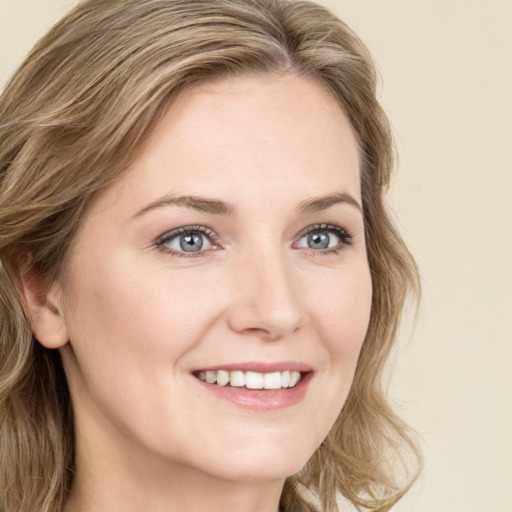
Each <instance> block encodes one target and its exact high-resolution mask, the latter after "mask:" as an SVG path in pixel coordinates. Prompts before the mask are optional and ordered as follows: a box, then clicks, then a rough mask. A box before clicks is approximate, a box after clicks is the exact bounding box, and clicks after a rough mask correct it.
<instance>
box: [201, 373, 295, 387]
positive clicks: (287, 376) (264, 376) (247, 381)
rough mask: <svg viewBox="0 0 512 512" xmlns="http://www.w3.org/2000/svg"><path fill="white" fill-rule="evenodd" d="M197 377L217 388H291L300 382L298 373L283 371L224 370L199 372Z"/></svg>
mask: <svg viewBox="0 0 512 512" xmlns="http://www.w3.org/2000/svg"><path fill="white" fill-rule="evenodd" d="M198 377H199V378H200V379H201V380H204V381H206V382H208V383H209V384H215V383H216V384H217V385H219V386H227V385H228V384H229V385H230V386H236V387H243V386H245V387H246V388H248V389H281V388H293V387H294V386H295V385H297V383H298V382H299V380H300V377H301V375H300V372H296V371H288V370H287V371H284V372H272V373H259V372H242V371H232V372H228V371H226V370H218V371H207V372H199V374H198Z"/></svg>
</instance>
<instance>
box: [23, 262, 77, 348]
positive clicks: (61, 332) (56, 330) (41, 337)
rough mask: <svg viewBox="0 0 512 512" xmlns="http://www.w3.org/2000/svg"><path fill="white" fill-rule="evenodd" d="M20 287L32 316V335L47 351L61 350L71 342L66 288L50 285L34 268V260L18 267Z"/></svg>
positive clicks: (54, 284)
mask: <svg viewBox="0 0 512 512" xmlns="http://www.w3.org/2000/svg"><path fill="white" fill-rule="evenodd" d="M18 271H19V272H18V283H17V287H18V290H19V293H20V296H21V298H22V300H23V302H24V304H25V308H26V310H27V313H28V315H29V317H30V324H31V327H32V332H33V333H34V335H35V337H36V339H37V340H38V341H39V343H41V345H43V346H44V347H46V348H52V349H55V348H61V347H63V346H64V345H66V343H67V342H68V334H67V329H66V323H65V321H64V315H63V308H62V289H61V287H60V284H59V283H58V282H57V281H55V282H54V283H53V284H51V285H50V286H48V284H47V283H46V280H45V279H44V277H43V276H42V275H41V274H39V273H37V271H36V269H34V267H33V265H32V262H31V258H30V257H29V256H27V257H25V258H24V261H23V263H22V264H21V265H20V266H19V267H18Z"/></svg>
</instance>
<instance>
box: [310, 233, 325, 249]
mask: <svg viewBox="0 0 512 512" xmlns="http://www.w3.org/2000/svg"><path fill="white" fill-rule="evenodd" d="M308 245H309V247H310V248H311V249H327V247H329V234H328V233H326V232H325V231H322V232H321V233H312V234H311V235H309V237H308Z"/></svg>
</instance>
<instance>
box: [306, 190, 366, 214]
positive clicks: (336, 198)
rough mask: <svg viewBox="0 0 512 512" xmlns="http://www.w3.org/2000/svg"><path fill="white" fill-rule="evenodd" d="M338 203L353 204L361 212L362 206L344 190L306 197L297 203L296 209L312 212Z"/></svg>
mask: <svg viewBox="0 0 512 512" xmlns="http://www.w3.org/2000/svg"><path fill="white" fill-rule="evenodd" d="M338 203H346V204H349V205H351V206H354V207H355V208H356V209H357V210H359V212H361V213H363V207H362V206H361V205H360V204H359V203H358V202H357V200H356V199H355V198H354V197H352V196H351V195H350V194H347V193H346V192H336V193H334V194H328V195H326V196H322V197H315V198H312V199H306V201H303V202H302V203H300V204H299V207H298V208H297V211H298V212H299V213H302V214H304V213H314V212H318V211H321V210H326V209H327V208H329V207H330V206H332V205H334V204H338Z"/></svg>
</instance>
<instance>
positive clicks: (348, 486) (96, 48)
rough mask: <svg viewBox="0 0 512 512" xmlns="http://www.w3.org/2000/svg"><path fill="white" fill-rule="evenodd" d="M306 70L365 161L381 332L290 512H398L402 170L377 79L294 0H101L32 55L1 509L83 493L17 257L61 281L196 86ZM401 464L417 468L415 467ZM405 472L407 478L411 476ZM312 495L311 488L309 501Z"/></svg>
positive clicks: (407, 441)
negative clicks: (144, 150)
mask: <svg viewBox="0 0 512 512" xmlns="http://www.w3.org/2000/svg"><path fill="white" fill-rule="evenodd" d="M287 72H294V73H298V74H300V75H302V76H305V77H308V78H312V79H315V80H316V81H317V82H318V83H320V84H323V86H324V87H325V88H326V89H327V90H328V91H330V92H331V93H332V94H333V95H334V97H335V98H336V99H337V100H338V102H339V104H340V106H341V108H342V109H343V110H344V112H345V113H346V115H347V116H348V118H349V120H350V122H351V124H352V127H353V129H354V132H355V134H356V136H357V138H358V142H359V145H360V151H361V157H362V158H361V160H362V164H361V187H362V199H363V208H364V219H365V226H366V237H367V248H368V249H367V250H368V259H369V264H370V269H371V273H372V280H373V303H372V311H371V318H370V326H369V330H368V333H367V336H366V339H365V342H364V344H363V348H362V352H361V355H360V358H359V362H358V367H357V370H356V375H355V380H354V383H353V386H352V388H351V391H350V394H349V397H348V399H347V402H346V404H345V406H344V408H343V410H342V412H341V414H340V416H339V418H338V420H337V421H336V424H335V425H334V427H333V429H332V431H331V432H330V433H329V435H328V436H327V438H326V440H325V441H324V442H323V444H322V445H321V447H320V448H319V449H318V450H317V451H316V452H315V454H314V455H313V456H312V458H311V460H310V461H309V463H308V464H307V465H306V466H305V468H304V469H303V470H301V471H300V472H299V473H298V474H296V475H294V476H292V477H290V478H289V479H288V480H287V481H286V484H285V488H284V490H283V494H282V499H281V506H282V508H283V510H285V511H290V512H291V511H294V512H296V511H300V510H304V511H312V510H317V509H316V508H315V506H314V505H313V504H312V503H310V501H308V498H307V497H306V494H307V495H309V496H310V497H311V496H312V497H314V498H315V497H316V499H317V501H319V502H320V506H321V507H322V509H323V510H326V511H335V510H338V505H337V500H338V499H339V497H340V495H342V496H344V497H345V498H346V499H348V500H349V501H350V502H352V503H353V504H354V505H355V506H356V508H357V509H358V510H363V509H365V510H372V511H375V512H376V511H387V510H389V509H390V507H391V506H392V505H393V504H394V503H396V501H397V500H398V499H399V498H400V497H401V496H402V495H403V494H404V492H405V491H406V490H407V488H408V487H409V485H410V483H411V481H412V480H413V479H414V471H412V472H410V471H409V473H407V474H408V475H409V477H408V479H406V480H403V478H402V476H403V475H400V474H398V475H397V471H396V468H395V467H393V465H394V462H393V461H397V460H398V461H406V460H408V459H407V457H406V456H405V455H404V453H405V452H403V450H404V449H405V450H406V451H407V450H409V451H410V452H411V453H412V454H413V455H415V456H416V458H417V459H418V460H419V453H418V450H417V448H416V447H415V445H414V443H413V442H412V441H411V438H410V435H409V433H408V430H407V428H406V427H405V425H404V424H403V423H402V422H401V421H400V420H399V418H398V417H397V416H396V415H395V413H394V412H393V411H392V410H391V408H390V406H389V405H388V403H387V400H386V398H385V393H384V391H383V389H382V374H383V369H384V364H385V362H386V360H387V359H388V356H389V354H390V351H391V348H392V346H393V340H394V338H395V334H396V330H397V326H398V322H399V318H400V312H401V310H402V307H403V304H404V300H405V299H406V296H407V292H408V291H410V290H416V291H418V289H419V284H418V275H417V270H416V267H415V264H414V260H413V259H412V257H411V255H410V254H409V252H408V251H407V249H406V247H405V245H404V243H403V241H402V240H401V238H400V236H399V235H398V233H397V231H396V230H395V229H394V227H393V224H392V222H391V220H390V217H389V214H388V212H387V210H386V206H385V203H384V193H385V191H386V189H387V187H388V185H389V180H390V172H391V168H392V161H393V146H392V137H391V132H390V128H389V125H388V121H387V119H386V116H385V115H384V113H383V111H382V109H381V107H380V105H379V103H378V101H377V99H376V76H375V70H374V67H373V64H372V61H371V58H370V56H369V54H368V51H367V49H366V48H365V46H364V45H363V44H362V43H361V41H360V40H359V38H358V37H357V36H356V35H355V34H354V33H353V32H352V31H351V30H350V29H349V28H348V27H347V26H346V25H345V24H344V23H343V22H342V21H340V20H339V19H337V18H336V17H335V16H334V15H332V14H331V13H330V12H329V11H328V10H326V9H325V8H323V7H320V6H318V5H316V4H314V3H310V2H306V1H300V0H298V1H287V0H145V1H141V0H107V1H105V0H88V1H84V2H82V3H81V4H79V6H78V7H77V8H75V9H74V10H73V11H72V12H71V13H70V14H68V15H67V16H66V17H65V18H64V19H63V20H62V21H61V22H59V23H58V24H57V25H56V26H55V27H54V28H53V29H52V30H51V31H50V33H49V34H48V35H46V37H44V38H43V39H42V40H41V41H40V42H39V43H38V44H37V46H36V47H35V48H34V49H33V51H32V52H31V53H30V55H29V56H28V58H27V59H26V61H25V62H24V64H23V65H22V66H21V67H20V68H19V70H18V71H17V73H16V74H15V75H14V77H13V78H12V80H11V81H10V83H9V84H8V86H7V88H6V90H5V92H4V93H3V95H2V97H1V99H0V180H1V181H0V329H1V331H0V452H1V461H0V508H1V509H2V510H3V512H35V511H38V512H56V511H61V510H62V508H63V506H64V503H65V502H66V499H67V496H68V493H69V491H70V489H71V487H72V485H73V467H74V429H73V413H72V405H71V401H70V397H69V393H68V389H67V385H66V379H65V375H64V373H63V369H62V365H61V361H60V356H59V353H58V351H52V350H48V349H45V348H44V347H42V346H41V345H40V344H39V343H37V342H36V340H35V339H34V336H33V334H32V331H31V328H30V323H29V319H28V316H27V315H26V313H25V312H24V307H23V302H22V300H21V298H20V296H19V294H18V293H17V289H16V280H17V273H18V268H19V262H20V259H21V258H23V257H26V255H27V254H28V255H30V259H31V260H30V261H31V265H32V266H33V268H34V269H35V270H36V271H37V272H38V273H39V274H40V275H43V276H44V277H45V278H46V280H47V282H48V283H51V281H52V280H53V279H54V278H55V277H56V276H57V275H58V273H59V271H60V269H61V268H62V265H63V263H64V261H65V257H66V254H67V252H68V248H69V247H70V244H71V243H72V240H73V236H74V234H75V233H76V231H77V226H78V225H79V223H80V219H81V218H82V216H83V214H84V211H85V208H86V207H87V205H88V204H89V202H90V199H91V198H92V197H93V196H94V195H95V193H96V192H97V191H98V190H100V189H102V188H104V187H106V186H108V185H109V184H110V183H111V182H112V181H113V180H114V179H115V177H116V176H118V175H119V174H120V173H121V172H123V170H125V169H126V168H127V166H128V165H129V164H130V162H131V161H133V159H134V158H135V155H136V152H137V150H138V148H140V147H141V145H142V143H143V142H144V140H145V139H146V138H147V137H148V134H149V133H150V131H151V129H152V128H153V127H154V126H155V124H156V123H157V122H158V119H159V117H160V116H161V115H162V114H163V113H164V112H165V110H166V108H168V105H169V102H170V101H172V100H173V99H174V98H175V97H176V95H177V94H178V93H179V92H180V91H181V90H183V89H184V88H187V87H190V86H191V85H193V84H196V83H199V82H203V81H208V80H212V79H214V78H217V77H222V76H226V75H235V74H240V73H260V74H261V73H272V74H284V73H287ZM407 467H408V466H407V464H404V468H407ZM402 472H403V471H399V472H398V473H402ZM304 490H306V491H307V492H306V493H304V492H303V491H304Z"/></svg>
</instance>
